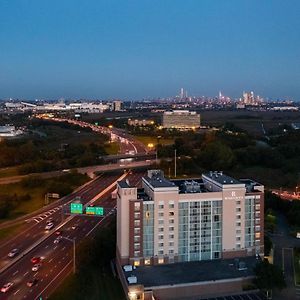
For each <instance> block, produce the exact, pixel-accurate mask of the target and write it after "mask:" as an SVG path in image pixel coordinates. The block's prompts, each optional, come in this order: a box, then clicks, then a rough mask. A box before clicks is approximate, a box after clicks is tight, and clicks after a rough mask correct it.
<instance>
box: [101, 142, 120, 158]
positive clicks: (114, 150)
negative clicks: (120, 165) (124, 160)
mask: <svg viewBox="0 0 300 300" xmlns="http://www.w3.org/2000/svg"><path fill="white" fill-rule="evenodd" d="M104 149H105V151H106V153H107V154H108V155H114V154H118V153H119V151H120V145H119V144H118V143H116V142H112V143H106V144H105V145H104Z"/></svg>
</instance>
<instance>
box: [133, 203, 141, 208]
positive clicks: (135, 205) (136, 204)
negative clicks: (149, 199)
mask: <svg viewBox="0 0 300 300" xmlns="http://www.w3.org/2000/svg"><path fill="white" fill-rule="evenodd" d="M140 207H141V204H140V202H134V210H140Z"/></svg>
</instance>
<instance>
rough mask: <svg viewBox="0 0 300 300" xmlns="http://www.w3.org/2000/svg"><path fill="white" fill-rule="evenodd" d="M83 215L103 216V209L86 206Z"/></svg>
mask: <svg viewBox="0 0 300 300" xmlns="http://www.w3.org/2000/svg"><path fill="white" fill-rule="evenodd" d="M85 213H86V214H87V215H97V216H103V215H104V209H103V207H100V206H87V207H86V209H85Z"/></svg>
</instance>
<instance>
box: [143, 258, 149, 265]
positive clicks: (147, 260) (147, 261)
mask: <svg viewBox="0 0 300 300" xmlns="http://www.w3.org/2000/svg"><path fill="white" fill-rule="evenodd" d="M144 263H145V265H146V266H148V265H150V264H151V260H150V258H145V261H144Z"/></svg>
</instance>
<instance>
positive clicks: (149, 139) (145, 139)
mask: <svg viewBox="0 0 300 300" xmlns="http://www.w3.org/2000/svg"><path fill="white" fill-rule="evenodd" d="M134 137H135V138H136V139H137V140H139V141H140V142H142V143H143V144H144V145H145V146H148V145H149V144H152V145H153V146H156V145H157V143H158V139H157V137H156V136H148V135H136V136H134ZM159 143H160V144H161V145H172V144H173V143H174V139H172V138H168V139H166V138H163V137H161V138H160V139H159Z"/></svg>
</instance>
